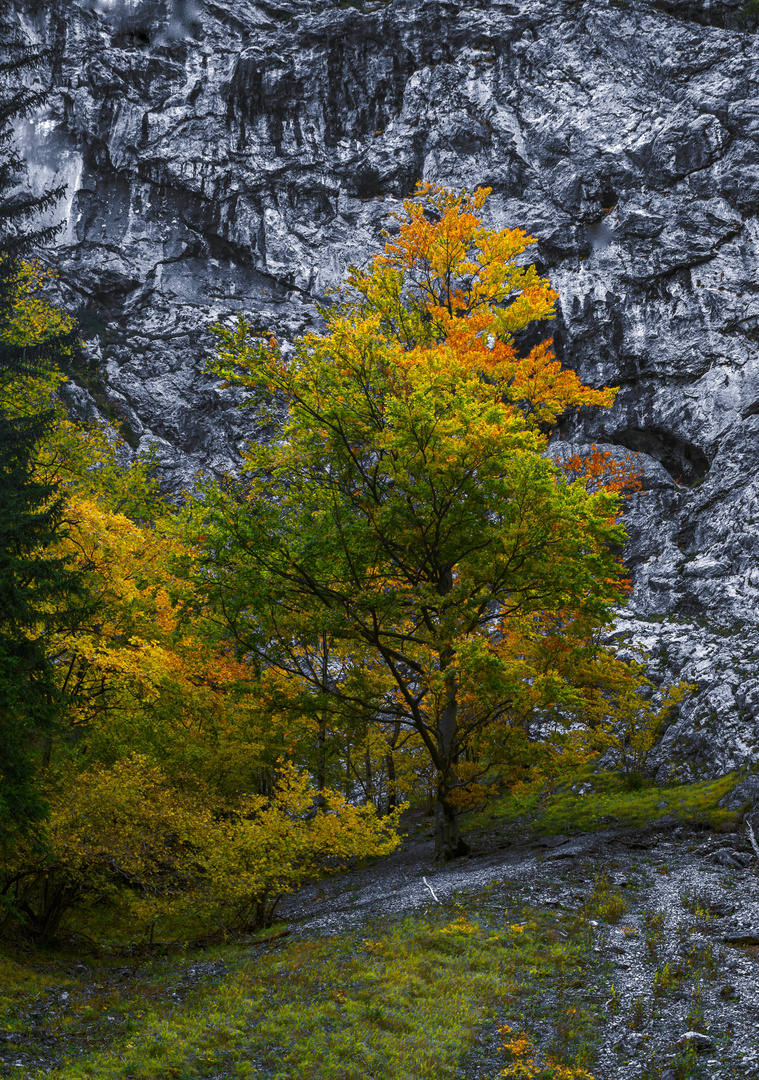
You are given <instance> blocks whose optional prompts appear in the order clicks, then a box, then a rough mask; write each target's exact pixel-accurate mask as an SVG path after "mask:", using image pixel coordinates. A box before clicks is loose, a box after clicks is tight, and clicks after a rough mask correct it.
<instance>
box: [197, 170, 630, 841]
mask: <svg viewBox="0 0 759 1080" xmlns="http://www.w3.org/2000/svg"><path fill="white" fill-rule="evenodd" d="M487 194H488V192H487V190H478V191H476V192H475V193H474V194H473V195H471V196H469V195H466V193H462V192H452V191H447V190H445V189H442V188H438V187H435V186H434V185H422V186H421V187H420V190H419V192H418V195H417V198H416V199H413V200H408V201H407V202H406V203H405V204H404V206H405V219H404V220H402V221H401V225H400V232H399V235H398V237H397V239H393V240H391V239H388V243H387V245H386V249H385V253H384V254H382V255H379V256H377V257H375V259H374V260H373V261H372V263H371V265H370V267H369V268H368V269H367V270H366V271H363V270H358V269H356V268H353V269H352V270H351V273H350V276H349V278H348V281H347V282H346V284H345V286H344V287H343V289H341V290H340V291H339V294H338V298H337V302H336V303H335V304H334V306H333V307H332V308H330V309H329V310H327V311H325V312H324V313H323V314H324V318H325V321H326V324H327V329H326V333H325V334H324V335H321V336H319V335H316V334H309V335H306V336H305V337H304V338H302V339H301V340H300V341H299V342H298V344H297V349H296V352H295V354H294V355H293V356H291V357H289V356H288V355H287V354H285V353H283V352H281V351H280V349H279V348H278V346H277V344H276V342H275V341H273V340H269V341H261V340H260V339H259V338H257V336H256V334H255V333H254V331H253V330H252V328H251V327H250V326H249V325H248V324H247V323H246V322H245V321H244V320H242V319H240V320H239V321H238V323H237V325H236V326H235V327H234V328H233V329H228V328H222V327H219V328H218V329H217V334H218V339H219V349H218V358H217V359H216V361H215V362H214V363H213V364H212V365H211V368H210V370H211V371H213V372H214V373H215V374H217V375H218V376H219V377H221V378H223V379H224V380H225V381H226V383H227V384H229V383H234V384H237V385H241V386H243V387H245V388H246V389H247V390H248V391H249V393H250V395H251V400H252V401H255V402H257V403H258V404H259V405H262V404H264V405H265V404H266V403H267V402H268V403H271V402H276V403H277V405H279V404H280V403H282V402H284V403H285V404H286V406H287V409H288V413H287V418H286V420H285V422H284V425H283V427H282V429H281V432H280V433H279V435H278V437H277V438H274V439H272V440H271V441H270V442H269V443H267V444H266V445H260V446H259V445H255V446H252V447H251V448H250V450H249V451H248V453H247V455H246V461H245V465H244V477H243V479H242V480H241V481H240V482H239V483H238V484H230V485H228V486H227V487H226V488H225V487H223V486H213V485H211V486H209V487H208V488H207V489H206V492H205V496H204V498H202V499H201V500H200V501H199V502H198V504H197V506H196V510H195V518H196V521H195V536H196V542H197V545H198V549H199V552H200V556H199V558H200V561H201V563H204V564H205V580H206V584H207V590H208V596H209V600H210V602H211V603H212V604H213V605H214V606H215V607H216V609H217V610H218V611H219V612H220V613H221V618H222V619H223V621H224V623H225V625H226V629H227V632H228V634H229V635H230V636H231V637H232V638H233V639H234V640H235V642H236V643H237V645H238V648H239V650H240V651H241V652H245V653H247V654H248V655H251V656H254V657H256V658H257V661H258V664H259V665H260V669H261V670H262V672H264V673H271V672H275V673H277V674H278V675H279V676H281V683H280V685H281V689H282V692H283V694H284V693H285V691H286V690H287V688H288V687H289V689H290V692H291V694H292V695H293V696H294V697H296V698H297V700H298V701H299V702H300V703H301V705H305V701H306V698H307V697H308V696H309V695H310V696H311V698H312V700H313V702H314V704H313V707H312V708H313V711H316V710H325V709H326V710H328V711H330V713H331V714H332V715H338V716H342V717H343V718H344V719H345V720H347V719H349V718H350V719H351V720H352V722H354V723H361V724H364V725H372V726H375V725H385V726H386V727H387V726H389V725H392V724H396V723H400V724H401V726H402V728H403V730H404V731H406V732H414V733H415V735H416V737H417V738H418V740H421V743H422V744H423V745H424V747H425V749H426V751H427V753H428V755H429V759H430V761H431V762H432V764H433V766H434V769H435V773H436V787H437V792H436V797H437V830H436V850H437V853H438V854H439V855H443V856H445V857H450V856H454V855H457V854H460V853H462V851H463V850H465V845H464V844H463V841H462V840H461V837H460V834H459V825H458V818H459V814H460V812H461V808H462V806H465V805H467V804H470V803H471V802H472V801H477V800H478V797H479V798H481V797H482V792H481V791H477V790H474V789H476V787H477V780H478V778H479V776H480V775H482V773H483V772H484V771H485V770H483V769H481V768H480V767H479V761H480V760H481V759H486V760H490V761H495V762H499V763H500V762H504V763H507V764H509V765H510V764H511V763H512V762H513V761H514V760H515V759H516V760H519V759H520V758H521V759H522V760H523V759H524V757H525V756H527V755H528V754H529V753H530V749H529V743H530V738H529V732H530V730H531V720H533V719H534V718H535V717H536V716H542V718H543V719H544V720H545V721H546V722H548V720H549V719H550V721H551V726H550V730H552V731H557V732H559V733H564V732H565V731H566V729H567V728H569V727H571V726H572V724H573V722H574V723H575V724H577V722H578V720H581V719H582V720H584V719H585V714H586V711H587V699H586V696H585V694H584V687H585V686H586V685H587V684H589V683H591V682H593V679H594V675H593V670H594V667H595V666H598V667H603V664H602V663H601V660H600V659H599V657H600V654H601V653H603V652H604V650H602V649H600V647H599V646H598V645H597V644H596V643H595V641H596V639H595V637H594V631H595V630H597V629H598V627H599V626H601V625H602V624H604V622H606V621H608V620H609V619H610V618H611V612H612V608H613V606H614V605H615V604H617V603H618V602H619V600H620V599H621V597H622V594H623V592H624V588H625V586H624V583H623V581H622V580H621V574H622V570H621V567H620V565H619V563H618V562H617V560H616V558H615V557H614V556H613V554H612V546H613V545H614V544H618V543H619V542H620V541H621V539H622V536H623V531H622V529H621V526H620V525H619V524H618V523H617V521H616V516H617V509H618V501H617V495H616V494H615V493H614V492H611V491H609V490H606V489H604V488H603V487H601V488H600V489H598V490H593V491H592V490H590V487H589V486H588V485H587V484H586V483H585V482H584V481H581V480H577V481H575V482H570V481H569V480H568V479H567V478H566V476H565V475H564V474H563V473H562V472H561V470H559V469H558V468H557V467H556V466H555V465H554V464H553V463H552V462H551V461H550V460H549V459H548V457H547V456H546V455H545V453H544V450H545V445H546V438H545V435H544V433H543V429H544V426H545V425H546V424H548V425H550V424H552V423H554V422H555V420H556V418H557V417H558V416H559V415H560V414H561V413H563V412H564V411H565V410H566V409H568V408H572V407H576V406H580V405H610V404H611V402H612V401H613V397H614V393H613V391H609V390H594V389H591V388H589V387H586V386H583V385H582V384H581V383H580V382H579V380H578V379H577V377H576V376H575V375H574V373H572V372H570V371H562V370H561V368H560V365H559V364H558V363H557V362H556V361H555V359H554V356H553V353H552V351H551V343H550V341H545V342H542V343H541V344H540V345H537V346H535V347H534V348H533V349H531V350H530V352H529V353H528V355H527V356H524V357H522V356H520V355H519V354H518V353H517V351H516V348H515V346H514V344H513V342H514V336H515V334H516V333H517V332H519V331H520V330H521V329H523V328H524V327H525V326H527V325H529V323H530V322H533V321H536V320H541V319H549V318H552V317H553V303H554V297H555V294H554V293H553V291H552V290H551V288H550V286H549V284H548V282H547V281H545V280H544V279H541V278H540V277H539V276H538V274H537V272H536V270H535V268H534V267H530V266H525V265H524V264H523V263H522V262H521V261H520V259H519V256H520V255H521V254H522V253H523V252H524V251H525V250H526V248H527V247H528V245H529V244H531V243H533V240H532V238H530V237H527V236H526V235H525V234H524V233H523V232H521V231H520V230H508V229H504V230H501V231H499V232H496V231H494V230H490V229H486V228H485V227H484V226H483V225H482V223H481V219H480V211H481V208H482V206H483V205H484V201H485V199H486V197H487ZM273 415H274V413H272V416H273ZM597 660H598V664H596V661H597ZM578 672H579V673H580V675H579V678H578V677H577V673H578ZM616 675H617V677H618V678H621V679H624V672H623V671H622V666H620V667H619V668H618V669H617V671H616ZM604 677H605V670H604V671H602V672H601V673H600V674H599V675H598V678H600V679H603V678H604ZM583 680H584V682H583ZM578 682H581V683H582V685H581V686H579V685H577V684H578ZM577 726H578V727H579V724H577ZM575 734H577V729H575ZM535 741H540V740H535ZM555 741H556V742H560V741H562V740H561V735H560V734H558V735H557V736H556V739H555Z"/></svg>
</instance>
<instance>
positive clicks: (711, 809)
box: [468, 767, 738, 836]
mask: <svg viewBox="0 0 759 1080" xmlns="http://www.w3.org/2000/svg"><path fill="white" fill-rule="evenodd" d="M737 780H738V777H737V774H736V773H729V774H728V775H727V776H723V777H720V779H718V780H706V781H701V782H698V783H695V784H682V785H671V786H667V787H655V786H650V787H646V788H642V789H641V790H639V791H630V789H629V787H628V785H627V783H626V781H625V778H624V777H621V776H619V774H617V773H607V772H598V773H594V772H593V771H592V768H591V767H586V768H585V770H584V771H582V772H581V773H580V774H579V775H578V776H577V778H576V782H575V783H574V784H573V785H572V786H571V787H570V786H569V785H567V784H564V785H563V786H558V785H557V786H555V787H552V786H551V785H550V784H546V783H545V781H539V782H537V783H535V784H534V785H531V784H522V785H519V786H517V787H516V788H515V789H513V790H512V791H510V792H509V793H507V794H506V795H504V796H502V797H501V798H500V799H498V800H497V801H494V802H493V803H491V805H490V806H489V807H488V808H487V809H486V810H483V811H481V812H479V813H477V814H474V815H472V817H471V818H470V819H469V822H468V827H469V828H470V829H472V830H473V831H474V830H476V829H483V830H488V831H493V830H494V829H498V830H499V831H506V830H508V831H511V830H513V831H514V833H515V835H521V836H523V835H525V832H526V833H527V834H528V835H535V836H540V835H545V834H551V833H565V832H596V831H597V830H599V829H603V828H609V827H611V826H614V827H617V826H620V825H628V826H642V825H646V824H648V823H649V822H653V821H657V820H659V819H662V818H670V819H671V818H677V819H678V820H680V821H683V822H690V823H693V824H699V825H709V826H711V827H712V828H718V827H720V826H721V825H728V824H731V823H732V822H734V821H735V819H736V817H737V815H736V814H735V813H734V812H733V811H729V810H723V809H722V808H721V807H720V806H719V803H720V800H721V799H723V798H724V796H725V795H727V794H728V793H729V792H730V791H731V790H732V788H733V787H734V786H735V784H736V783H737ZM573 789H577V790H573ZM579 790H582V791H583V793H582V794H580V793H579Z"/></svg>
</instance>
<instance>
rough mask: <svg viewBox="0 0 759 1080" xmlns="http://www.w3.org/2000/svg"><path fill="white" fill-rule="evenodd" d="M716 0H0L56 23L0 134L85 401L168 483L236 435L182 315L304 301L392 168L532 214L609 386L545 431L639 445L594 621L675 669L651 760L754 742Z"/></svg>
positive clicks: (753, 434) (733, 179) (742, 81)
mask: <svg viewBox="0 0 759 1080" xmlns="http://www.w3.org/2000/svg"><path fill="white" fill-rule="evenodd" d="M741 7H742V3H741V2H740V0H689V2H686V0H662V2H660V3H659V4H658V5H657V6H656V7H654V6H653V5H652V4H649V3H646V2H644V0H629V2H628V0H616V2H608V0H501V2H496V0H482V2H480V3H463V2H454V0H390V2H387V3H386V2H383V0H375V2H371V0H366V2H364V3H362V2H360V0H356V2H355V3H345V2H344V0H343V2H341V3H340V4H339V5H338V6H335V5H333V4H332V3H331V2H323V3H316V2H313V3H312V2H308V0H280V2H268V0H262V2H260V3H253V2H252V0H16V9H17V14H18V19H19V23H20V25H21V26H22V28H23V32H24V34H26V35H27V37H28V38H29V39H30V40H35V41H44V42H46V43H50V42H52V43H55V44H57V45H58V46H59V47H60V49H61V59H60V61H59V62H58V63H57V65H56V67H55V69H54V70H52V71H51V72H49V73H46V77H48V78H49V79H50V80H51V81H52V84H53V85H54V86H55V88H56V95H55V98H54V105H53V107H52V108H51V110H50V111H49V113H48V114H47V115H45V116H44V117H42V118H38V119H37V120H35V121H34V122H33V123H28V124H25V125H24V126H23V128H22V130H21V132H20V136H21V138H22V140H23V142H24V146H25V150H26V153H27V156H28V159H29V162H30V165H31V168H32V171H33V179H34V183H35V184H37V185H43V184H46V183H49V182H50V181H52V180H53V179H54V178H57V179H59V180H60V179H64V180H65V181H67V182H68V184H69V193H68V200H67V203H66V206H65V216H66V230H65V233H64V234H63V236H62V242H61V249H60V253H59V256H60V259H59V265H60V270H61V275H62V279H63V282H64V285H65V287H66V288H67V290H68V291H69V295H70V296H72V297H74V298H75V302H76V304H77V305H79V306H81V308H82V309H84V312H85V315H84V318H85V320H86V321H87V324H88V326H89V327H90V329H91V331H92V334H93V339H92V343H91V351H92V354H93V355H94V356H97V357H100V359H101V362H102V370H103V373H104V379H105V384H106V393H107V396H108V398H109V399H110V402H111V406H112V407H113V408H114V409H115V410H116V412H117V413H118V414H119V415H120V416H121V418H122V419H123V421H124V422H125V424H126V425H127V426H128V428H129V430H131V432H132V433H133V436H134V441H135V442H136V441H137V440H140V442H141V444H142V445H146V444H153V445H154V446H155V447H156V448H157V450H158V453H159V455H160V457H161V460H162V462H163V467H164V470H165V475H166V478H167V482H168V483H169V484H170V485H172V486H174V487H175V488H178V487H180V486H181V485H182V483H186V482H187V481H188V480H189V478H190V477H191V476H192V474H193V472H194V471H196V470H197V469H211V470H221V469H228V468H234V467H235V462H236V460H237V454H238V450H239V448H240V446H241V445H243V444H244V442H245V440H246V439H247V438H249V437H251V436H255V429H254V426H252V425H253V420H252V418H251V417H250V416H248V415H246V414H245V413H240V412H239V411H237V410H235V408H234V402H233V395H231V393H230V391H222V390H220V389H219V387H218V386H217V385H216V384H215V383H214V382H213V381H210V380H209V379H207V378H206V377H204V376H203V375H202V374H201V368H202V364H203V360H204V357H205V355H206V354H207V352H208V350H209V348H210V339H209V336H208V333H207V329H206V328H207V327H208V325H209V324H210V323H211V322H212V321H214V320H215V319H219V318H224V317H225V316H228V315H229V314H231V313H232V312H234V311H237V310H239V309H243V310H245V311H247V312H249V313H250V314H251V315H252V316H253V318H254V319H255V320H256V321H257V322H258V323H259V324H260V326H262V327H265V328H271V329H273V330H276V332H277V333H278V334H279V335H280V336H284V337H292V336H294V335H296V334H298V333H299V332H302V331H303V330H304V329H305V328H306V327H308V326H311V325H314V322H315V320H316V318H317V316H316V314H315V308H314V302H315V301H316V300H319V299H320V298H323V297H324V295H325V293H326V291H327V290H328V289H329V287H330V286H331V285H333V284H334V283H335V282H336V281H337V280H338V279H339V278H340V277H341V275H342V273H343V270H344V268H345V267H346V265H347V264H348V263H350V262H354V261H358V262H361V261H363V260H365V259H366V257H367V255H368V253H370V252H371V251H372V250H375V249H376V248H377V246H378V245H379V243H380V232H381V229H382V227H383V226H384V225H386V224H387V222H388V215H389V214H390V212H391V211H392V210H393V209H396V208H397V206H398V200H399V199H400V198H401V197H402V196H403V195H405V194H407V193H408V192H409V191H410V190H411V189H412V188H413V185H414V182H415V181H416V180H417V179H419V178H421V177H425V178H429V179H435V180H439V181H442V182H445V183H449V184H451V185H454V186H459V187H461V186H467V187H472V186H474V185H477V184H487V185H489V186H491V187H492V188H493V191H494V197H493V199H492V200H491V215H492V223H493V224H496V225H498V226H503V225H509V226H514V225H519V226H521V227H523V228H525V229H527V230H528V231H529V232H531V233H532V234H533V235H534V236H536V237H537V238H538V239H539V245H538V247H537V249H533V250H535V251H536V258H537V261H538V264H539V266H540V268H541V269H542V270H543V271H544V272H545V273H546V274H548V275H549V276H550V278H551V280H552V282H553V284H554V286H555V287H556V288H557V290H558V291H559V294H560V298H561V300H560V312H559V317H558V318H557V320H556V323H555V324H554V330H555V336H556V342H557V348H558V351H559V355H560V357H561V359H562V360H563V362H564V363H565V364H567V365H571V366H572V367H574V368H576V369H577V370H578V371H579V372H580V374H581V375H582V377H583V379H585V380H586V381H587V382H589V383H592V384H595V385H602V384H611V385H618V386H620V387H621V390H620V392H619V395H618V399H617V403H616V404H615V406H614V408H613V409H612V410H611V411H610V412H608V413H607V414H605V415H597V414H594V415H587V416H584V415H583V416H580V417H570V418H567V420H566V422H565V423H564V424H563V425H562V428H561V430H560V431H559V432H558V433H557V440H558V445H557V452H561V451H562V450H563V449H565V448H566V447H567V446H573V447H577V446H578V445H586V444H588V443H590V442H592V441H593V442H596V443H599V444H602V445H606V446H607V447H609V448H620V449H621V448H627V449H629V450H633V451H636V452H638V453H640V454H641V455H642V458H641V460H642V461H643V462H644V464H645V489H644V491H643V492H642V493H641V494H640V495H638V496H636V497H635V499H634V500H633V505H631V506H630V508H629V510H628V514H627V524H628V530H629V535H630V541H629V545H628V550H627V557H628V560H629V563H630V566H631V568H632V569H633V572H634V580H635V592H634V595H633V598H632V601H631V604H630V608H629V611H628V612H627V614H626V615H625V616H624V617H623V618H622V619H621V620H620V624H619V631H620V634H623V633H627V634H629V633H633V634H634V635H635V637H636V638H637V639H638V641H640V642H641V643H643V644H644V645H646V646H647V647H648V648H649V649H650V650H651V655H652V663H653V670H654V671H658V672H660V673H661V675H662V677H664V676H665V675H669V676H671V675H673V674H677V675H678V676H680V677H682V678H687V679H689V680H690V681H693V682H696V683H697V684H698V686H699V694H698V695H697V696H696V697H695V698H694V699H693V701H692V702H690V703H689V704H687V705H686V706H684V707H683V708H682V710H681V715H680V717H679V719H678V721H677V723H676V724H674V725H673V726H672V727H671V728H670V730H669V733H668V735H667V738H666V739H665V742H664V744H663V747H662V750H661V751H660V755H659V759H658V760H659V761H660V763H661V771H662V773H666V772H667V771H668V770H672V769H678V768H679V763H680V762H686V763H688V765H687V767H688V768H690V769H691V770H695V771H696V772H698V771H703V770H706V771H709V772H717V771H722V770H727V769H728V768H730V767H731V766H732V765H733V764H736V763H737V764H746V763H751V762H754V761H757V760H759V677H758V674H759V664H757V660H759V625H758V623H759V620H758V618H757V600H758V599H759V565H757V554H758V553H759V477H758V476H757V465H758V464H759V344H758V342H759V281H758V280H757V267H758V266H759V38H758V37H756V36H755V35H754V34H753V33H751V32H750V31H749V28H748V27H747V26H746V25H745V24H744V23H742V22H741V17H740V11H741ZM75 396H76V397H77V399H78V401H79V405H80V407H81V408H84V409H87V408H93V407H94V405H93V403H92V402H91V401H90V400H89V398H88V393H87V391H86V390H84V389H82V390H80V391H75ZM562 440H563V442H562ZM681 771H682V770H681Z"/></svg>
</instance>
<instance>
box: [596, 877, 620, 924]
mask: <svg viewBox="0 0 759 1080" xmlns="http://www.w3.org/2000/svg"><path fill="white" fill-rule="evenodd" d="M629 907H630V905H629V904H628V902H627V900H626V898H625V897H624V896H623V895H622V893H621V892H619V890H618V889H614V888H613V886H612V884H611V881H610V880H609V878H608V876H607V875H606V874H598V875H597V876H596V879H595V882H594V883H593V891H592V893H591V894H590V896H589V897H588V900H587V902H586V909H587V911H588V912H589V914H591V915H595V916H596V917H597V918H599V919H602V920H603V921H604V922H607V923H618V922H619V921H620V919H621V918H622V916H623V915H624V914H625V913H626V912H627V911H628V910H629Z"/></svg>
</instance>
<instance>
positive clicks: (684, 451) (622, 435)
mask: <svg viewBox="0 0 759 1080" xmlns="http://www.w3.org/2000/svg"><path fill="white" fill-rule="evenodd" d="M606 439H607V441H608V442H610V443H614V445H615V446H624V447H626V448H627V449H628V450H632V451H633V452H634V453H639V454H648V456H649V457H652V458H655V459H656V461H658V462H660V464H661V465H663V466H664V468H665V469H666V470H667V472H668V473H669V475H670V476H671V477H672V479H673V480H676V481H677V483H679V484H685V485H686V487H692V486H693V485H694V484H697V483H699V481H701V480H703V478H704V477H705V476H706V474H707V473H708V472H709V466H710V462H709V459H708V457H707V456H706V454H705V453H704V451H703V450H702V449H701V448H700V447H699V446H696V445H695V444H694V443H691V442H688V441H687V440H686V439H681V438H680V437H679V436H678V435H675V434H673V433H672V432H671V431H667V429H666V428H662V427H649V428H625V429H624V430H623V431H617V432H614V434H611V435H607V436H606Z"/></svg>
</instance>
